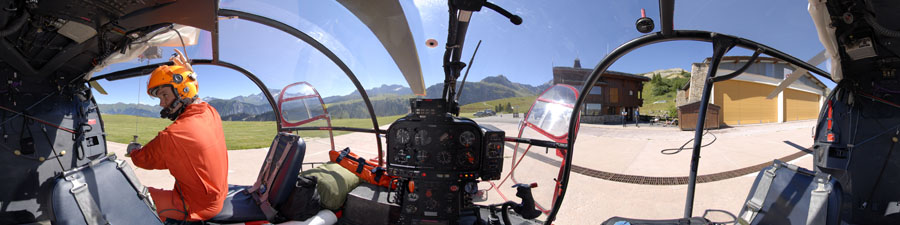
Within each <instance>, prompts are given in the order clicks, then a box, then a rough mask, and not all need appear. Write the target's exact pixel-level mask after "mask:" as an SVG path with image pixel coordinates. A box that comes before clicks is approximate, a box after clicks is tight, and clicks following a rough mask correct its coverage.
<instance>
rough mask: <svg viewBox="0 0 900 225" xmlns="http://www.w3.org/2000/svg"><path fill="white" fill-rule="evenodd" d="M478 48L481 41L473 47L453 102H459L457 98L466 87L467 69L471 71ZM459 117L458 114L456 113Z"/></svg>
mask: <svg viewBox="0 0 900 225" xmlns="http://www.w3.org/2000/svg"><path fill="white" fill-rule="evenodd" d="M478 47H481V40H478V44H477V45H475V51H474V52H472V58H470V59H469V67H467V68H466V74H465V75H463V79H462V83H460V84H459V91H458V92H456V99H454V100H453V101H454V102H459V96H462V92H463V86H466V77H469V69H472V61H474V60H475V54H478ZM456 115H457V116H459V112H457V113H456Z"/></svg>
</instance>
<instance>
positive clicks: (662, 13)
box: [659, 0, 675, 35]
mask: <svg viewBox="0 0 900 225" xmlns="http://www.w3.org/2000/svg"><path fill="white" fill-rule="evenodd" d="M674 15H675V0H659V25H660V26H662V29H661V30H662V34H663V35H670V34H672V30H673V29H675V28H674V25H673V22H672V20H673V17H674Z"/></svg>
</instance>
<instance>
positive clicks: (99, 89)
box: [88, 80, 107, 95]
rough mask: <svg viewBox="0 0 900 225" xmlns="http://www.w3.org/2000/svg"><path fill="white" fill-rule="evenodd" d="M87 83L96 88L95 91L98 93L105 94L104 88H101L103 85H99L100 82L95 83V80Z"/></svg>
mask: <svg viewBox="0 0 900 225" xmlns="http://www.w3.org/2000/svg"><path fill="white" fill-rule="evenodd" d="M88 83H89V84H90V85H91V87H93V88H94V89H97V92H100V94H103V95H107V93H106V89H103V86H100V83H97V81H96V80H95V81H91V82H88Z"/></svg>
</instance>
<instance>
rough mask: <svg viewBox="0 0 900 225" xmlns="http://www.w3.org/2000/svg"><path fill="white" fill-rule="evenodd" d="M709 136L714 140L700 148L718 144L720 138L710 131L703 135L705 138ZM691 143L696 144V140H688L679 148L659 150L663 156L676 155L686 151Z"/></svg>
mask: <svg viewBox="0 0 900 225" xmlns="http://www.w3.org/2000/svg"><path fill="white" fill-rule="evenodd" d="M707 134H709V135H712V137H713V140H712V141H710V142H709V143H706V144H705V145H702V146H700V147H706V146H710V145H712V144H713V143H716V140H717V139H719V138H718V137H716V135H715V134H713V133H710V132H709V130H706V132H705V133H703V136H706V135H707ZM701 137H702V136H701ZM691 142H694V139H693V138H691V140H688V141H687V142H685V143H684V144H683V145H681V147H678V148H667V149H663V150H659V153H662V154H663V155H674V154H678V153H679V152H681V151H682V150H684V146H687V145H688V144H690V143H691Z"/></svg>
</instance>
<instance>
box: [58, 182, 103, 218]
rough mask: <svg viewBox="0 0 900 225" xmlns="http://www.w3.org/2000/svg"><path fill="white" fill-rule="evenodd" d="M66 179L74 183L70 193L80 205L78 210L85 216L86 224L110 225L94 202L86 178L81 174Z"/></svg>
mask: <svg viewBox="0 0 900 225" xmlns="http://www.w3.org/2000/svg"><path fill="white" fill-rule="evenodd" d="M65 179H66V180H67V181H69V182H72V189H70V190H69V192H70V193H72V195H73V196H74V197H75V202H76V203H77V204H78V208H79V209H80V210H81V214H82V215H83V216H84V222H85V223H87V224H88V225H107V224H109V222H108V221H106V217H104V216H103V214H102V213H101V211H100V207H99V206H97V203H96V202H94V198H93V197H92V196H91V192H90V191H89V190H88V189H89V188H88V185H87V183H85V182H84V177H83V176H82V175H81V174H73V175H70V176H67V177H66V178H65Z"/></svg>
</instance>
